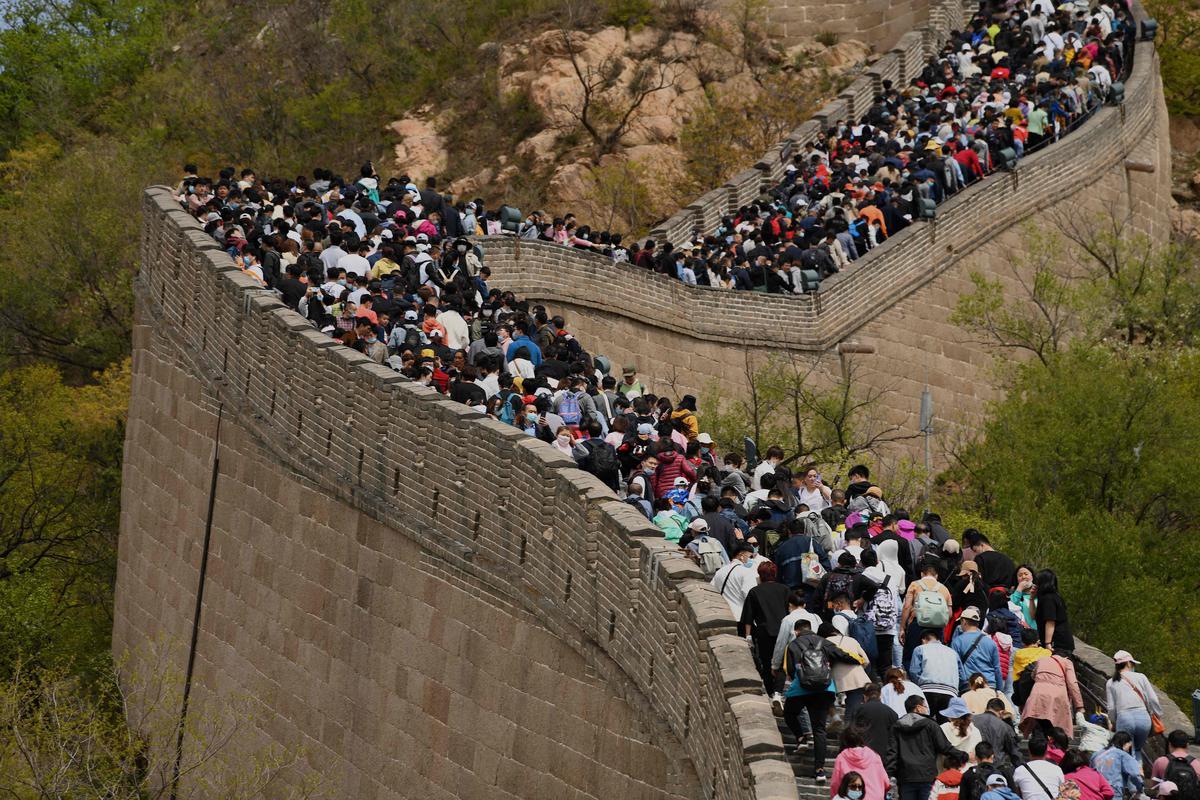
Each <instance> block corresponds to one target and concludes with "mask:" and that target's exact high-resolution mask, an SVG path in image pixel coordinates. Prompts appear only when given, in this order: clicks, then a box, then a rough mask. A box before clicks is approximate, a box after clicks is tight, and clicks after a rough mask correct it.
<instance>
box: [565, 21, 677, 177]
mask: <svg viewBox="0 0 1200 800" xmlns="http://www.w3.org/2000/svg"><path fill="white" fill-rule="evenodd" d="M560 33H561V36H562V43H563V49H564V51H565V52H566V53H567V57H568V58H569V59H570V62H571V70H572V72H573V73H574V75H575V79H576V80H577V81H578V83H579V89H580V99H579V101H578V102H577V103H570V102H564V103H559V104H557V106H556V107H557V108H558V109H559V110H561V111H563V112H564V113H565V114H566V115H567V116H569V117H570V118H571V119H572V120H574V121H575V122H576V123H577V124H578V125H579V126H580V127H581V128H583V130H584V132H586V133H587V135H588V137H589V138H590V139H591V141H592V147H593V160H594V161H597V162H598V161H599V160H600V158H601V157H602V156H605V155H608V154H609V153H612V152H613V151H614V150H615V149H616V146H617V143H618V142H619V141H620V140H621V137H622V136H624V135H625V134H626V133H628V132H629V131H630V130H631V128H632V125H633V124H634V122H635V117H634V115H635V114H636V113H637V112H638V110H639V109H640V108H641V107H642V105H643V104H644V103H645V102H646V100H647V99H648V98H649V97H650V96H651V95H653V94H654V93H656V92H660V91H662V90H663V89H666V88H667V87H668V86H670V85H671V84H672V83H673V81H674V79H675V70H676V66H677V64H678V63H679V61H680V59H679V57H678V56H673V55H672V56H669V55H667V54H666V53H665V52H664V51H663V49H662V47H661V46H659V47H655V48H651V49H649V50H647V51H645V52H643V53H637V54H633V55H632V58H631V61H632V62H633V63H632V64H628V65H627V64H626V62H625V59H624V58H623V57H622V56H621V55H620V54H619V53H618V52H617V50H616V49H615V48H614V49H613V50H610V51H609V52H608V53H606V54H605V55H604V56H603V58H601V59H600V60H599V61H598V62H596V63H594V64H593V63H589V62H588V61H587V60H585V59H584V58H583V53H584V47H583V41H584V37H582V36H578V35H573V34H572V32H570V31H567V30H563V31H561V32H560Z"/></svg>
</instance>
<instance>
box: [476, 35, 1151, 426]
mask: <svg viewBox="0 0 1200 800" xmlns="http://www.w3.org/2000/svg"><path fill="white" fill-rule="evenodd" d="M1126 85H1127V102H1126V104H1125V106H1124V108H1120V109H1118V108H1112V107H1109V108H1105V109H1103V110H1101V111H1100V112H1098V113H1097V115H1096V116H1095V118H1093V119H1091V120H1089V121H1087V122H1086V123H1085V124H1084V125H1083V126H1082V127H1081V128H1080V129H1079V130H1077V131H1076V132H1074V133H1072V134H1071V135H1070V136H1068V137H1066V138H1065V139H1064V140H1063V141H1061V142H1059V143H1058V144H1056V145H1054V146H1052V147H1049V148H1047V149H1045V150H1043V151H1041V152H1039V153H1035V154H1033V155H1031V156H1029V157H1028V158H1026V159H1024V160H1022V162H1021V164H1020V166H1019V168H1018V170H1017V171H1016V172H1015V173H1001V174H997V175H994V176H992V177H990V178H988V179H986V180H984V181H982V182H980V183H978V184H975V185H974V186H972V187H970V188H969V189H967V190H966V191H964V192H961V193H959V194H958V195H956V196H954V197H952V198H950V199H949V200H948V201H947V202H945V203H943V204H942V205H941V206H939V207H938V218H937V220H936V221H935V222H933V223H928V222H923V223H918V224H916V225H913V226H910V227H909V228H907V229H905V230H904V231H902V232H901V233H900V234H898V235H896V236H894V237H892V238H891V239H889V240H888V241H887V242H885V243H884V244H883V245H881V246H880V247H878V248H876V249H875V250H874V251H872V252H871V253H870V254H869V256H868V257H866V258H865V259H863V260H861V261H859V262H858V263H856V264H855V265H854V266H852V267H851V268H850V269H848V270H846V271H844V272H843V273H840V274H838V275H836V276H834V277H833V278H831V279H830V280H827V281H825V282H824V283H823V284H822V286H821V291H820V293H819V294H817V295H806V296H800V297H790V296H789V297H785V296H780V295H766V294H762V293H758V292H731V291H727V290H720V289H711V288H708V287H689V286H684V285H683V284H681V283H680V282H679V281H676V280H673V279H669V278H665V277H663V276H660V275H654V274H650V273H648V272H646V271H644V270H640V269H635V268H632V267H629V266H627V265H614V264H612V263H611V262H609V261H608V260H607V259H605V258H603V257H600V256H597V255H593V254H590V253H584V252H582V251H575V250H567V249H564V248H562V247H558V246H555V245H550V244H543V243H538V242H518V241H514V240H512V239H509V238H504V237H499V238H490V239H485V240H484V242H483V246H484V249H485V251H486V256H487V262H488V264H489V265H490V267H491V269H492V272H493V277H494V280H495V282H496V283H497V285H501V286H504V287H505V288H506V289H512V290H513V291H515V292H517V293H518V294H519V295H523V296H525V297H527V298H530V299H531V300H538V301H541V302H544V303H545V304H546V305H547V306H548V307H550V308H551V309H552V310H554V311H556V312H559V313H563V314H564V316H566V318H567V320H568V324H569V326H570V327H571V329H572V330H573V331H575V332H576V333H577V334H578V335H579V336H580V338H581V340H582V341H583V342H585V343H586V344H587V345H588V346H589V347H592V348H593V350H594V351H595V352H598V353H603V354H604V355H607V356H609V357H610V358H611V359H612V360H613V363H615V364H621V363H626V362H633V363H636V364H637V365H638V366H639V368H640V370H641V371H642V373H643V374H644V377H645V379H647V380H650V382H651V383H652V384H653V385H654V386H655V388H657V389H659V390H666V391H671V390H673V391H674V393H676V394H680V393H683V392H692V393H699V392H702V391H704V390H706V389H708V388H710V387H714V386H715V387H717V388H719V389H721V390H722V391H723V392H725V393H726V394H735V393H738V392H741V391H743V390H744V387H745V376H746V362H747V358H749V359H750V360H752V361H754V362H755V363H761V362H762V360H763V359H765V358H766V356H767V355H768V354H770V353H773V352H791V353H793V354H795V355H796V356H797V357H800V358H805V359H813V360H816V361H819V362H820V364H821V368H820V369H819V370H818V371H817V376H818V377H820V376H821V375H824V376H826V377H830V376H832V375H833V374H834V373H835V371H837V370H840V368H841V366H840V361H839V359H838V358H837V357H836V355H835V351H836V348H837V345H838V344H839V343H841V342H844V341H847V340H854V341H858V342H861V343H864V344H869V345H873V346H874V347H875V353H874V354H873V355H859V356H854V357H853V358H854V359H855V364H856V365H857V367H858V369H857V370H856V371H857V374H858V375H859V376H860V377H861V379H862V380H864V381H866V382H867V383H868V384H870V385H871V386H874V387H876V388H879V389H883V390H885V394H884V397H883V402H882V407H881V408H880V410H879V413H880V414H881V421H884V422H887V423H889V424H892V425H897V426H899V427H900V429H901V431H902V432H906V433H910V434H916V433H917V428H918V419H919V407H920V397H921V392H922V390H923V388H924V386H925V384H926V382H928V383H929V385H930V390H931V392H932V394H933V399H934V409H935V416H936V418H935V422H936V425H935V434H936V435H937V436H938V437H939V438H940V439H942V440H943V441H946V442H949V441H952V440H953V439H954V438H956V437H957V436H958V435H959V434H960V433H961V432H962V431H963V430H964V429H967V430H969V429H971V428H972V427H973V426H975V425H976V424H978V422H979V421H980V419H981V417H982V413H983V411H984V410H985V407H986V404H987V402H988V401H990V400H994V399H996V398H997V397H998V395H997V393H996V390H995V388H994V385H993V381H992V372H991V367H992V364H993V355H994V353H993V352H992V351H990V350H989V349H988V348H987V347H986V346H985V345H983V344H982V343H980V342H977V341H972V340H971V338H970V337H969V336H968V334H967V333H966V332H965V331H964V330H962V329H961V328H959V327H957V326H955V325H953V324H951V323H950V321H949V319H950V315H951V313H952V312H953V310H954V307H955V304H956V302H957V300H958V298H959V297H960V296H961V295H962V294H964V293H966V292H969V291H971V281H970V276H971V273H972V272H980V273H982V274H984V275H985V276H987V277H989V278H991V279H994V280H1000V281H1001V282H1003V283H1004V284H1005V286H1007V287H1011V288H1012V289H1013V294H1014V296H1019V295H1018V292H1019V289H1020V280H1021V279H1022V278H1027V277H1028V275H1027V274H1026V271H1025V270H1023V267H1022V264H1021V257H1022V256H1023V255H1025V254H1027V250H1028V247H1029V245H1028V241H1027V239H1028V237H1027V230H1026V227H1025V226H1026V225H1028V224H1038V223H1040V224H1044V225H1045V224H1051V225H1052V223H1053V221H1054V220H1055V219H1056V218H1057V217H1058V215H1061V214H1069V215H1072V216H1075V217H1080V218H1082V217H1099V216H1101V215H1105V214H1109V213H1113V212H1115V213H1116V214H1117V215H1118V217H1121V218H1123V219H1125V220H1126V221H1127V224H1128V228H1127V230H1128V231H1129V232H1130V233H1133V232H1140V233H1144V234H1146V235H1148V236H1149V237H1151V238H1152V239H1153V240H1156V241H1162V240H1164V239H1165V238H1166V237H1167V236H1168V234H1169V222H1168V213H1167V212H1168V206H1169V203H1170V186H1169V183H1170V150H1169V148H1170V142H1169V139H1168V135H1167V114H1166V107H1165V104H1164V102H1163V96H1162V87H1161V82H1160V80H1159V76H1158V65H1157V56H1156V54H1155V52H1154V50H1153V47H1152V46H1151V45H1149V44H1147V43H1142V44H1141V45H1139V49H1138V53H1137V59H1136V61H1135V66H1134V70H1133V73H1132V75H1131V76H1130V78H1129V80H1128V81H1127V84H1126ZM1144 165H1149V166H1150V168H1151V170H1152V171H1150V172H1145V171H1141V167H1142V166H1144ZM1130 166H1136V167H1138V169H1133V170H1131V169H1129V168H1128V167H1130ZM916 446H918V443H917V440H916V439H914V440H913V444H912V447H914V448H915V447H916Z"/></svg>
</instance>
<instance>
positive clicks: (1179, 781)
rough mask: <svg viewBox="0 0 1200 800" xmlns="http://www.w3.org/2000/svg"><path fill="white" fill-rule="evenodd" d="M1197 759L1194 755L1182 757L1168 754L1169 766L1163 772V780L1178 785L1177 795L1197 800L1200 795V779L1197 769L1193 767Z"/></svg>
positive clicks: (1189, 799) (1186, 799) (1185, 798)
mask: <svg viewBox="0 0 1200 800" xmlns="http://www.w3.org/2000/svg"><path fill="white" fill-rule="evenodd" d="M1195 760H1196V759H1195V758H1193V757H1192V756H1185V757H1183V758H1180V757H1179V756H1173V755H1171V754H1170V753H1168V754H1167V768H1166V770H1165V771H1164V772H1163V780H1164V781H1170V782H1171V783H1173V784H1175V785H1176V786H1178V787H1179V792H1178V795H1177V796H1178V797H1180V798H1183V799H1184V800H1196V798H1197V797H1200V780H1197V779H1196V770H1195V769H1194V768H1193V767H1192V762H1193V761H1195Z"/></svg>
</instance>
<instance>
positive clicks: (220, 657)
mask: <svg viewBox="0 0 1200 800" xmlns="http://www.w3.org/2000/svg"><path fill="white" fill-rule="evenodd" d="M144 206H145V221H144V228H143V236H142V269H141V272H140V274H139V276H138V280H137V287H136V289H137V299H138V303H137V313H138V320H137V327H136V332H135V339H134V389H133V398H132V402H131V406H130V413H129V426H128V432H127V438H126V457H125V472H124V484H123V497H122V520H121V539H120V553H119V567H118V580H117V600H116V619H115V623H114V631H113V640H114V643H113V646H114V651H115V653H116V654H117V655H118V656H121V655H123V654H125V653H126V652H128V653H130V654H132V655H133V656H134V658H135V660H134V661H131V662H127V663H126V664H125V666H124V669H127V670H136V669H140V668H145V667H147V666H148V665H146V664H140V663H138V661H137V660H136V657H137V654H138V653H139V645H140V644H142V643H143V642H145V641H146V640H156V641H161V642H168V643H170V645H171V651H170V652H171V658H172V661H173V662H174V664H175V665H176V666H178V667H179V668H180V670H181V671H182V668H183V665H184V664H185V663H186V661H187V656H188V652H187V646H186V643H187V642H188V641H189V639H190V638H191V635H192V615H193V612H194V608H195V603H196V596H197V589H198V587H199V581H200V580H201V577H200V575H201V570H200V564H201V559H202V557H203V545H204V541H205V520H206V511H207V509H208V508H209V503H210V501H211V502H212V510H213V511H212V528H211V546H210V548H209V555H208V569H207V575H206V577H205V579H204V580H205V584H204V585H205V594H204V603H203V609H202V615H201V617H200V625H199V633H198V637H197V640H196V641H197V646H196V651H195V653H196V670H195V679H194V684H193V697H194V698H203V697H211V696H214V695H215V696H218V697H220V696H228V695H238V696H244V697H251V698H254V701H255V703H256V704H257V706H258V711H259V712H260V713H259V714H257V715H256V718H255V722H254V724H253V726H252V728H250V729H247V730H245V731H244V732H242V733H239V735H238V738H237V740H235V741H234V743H233V744H232V746H231V748H230V749H229V750H228V751H227V752H226V756H225V757H229V758H237V757H239V756H240V755H242V754H244V752H246V751H247V750H248V749H249V748H250V747H252V746H255V747H257V746H260V745H261V744H263V743H264V742H277V743H280V744H283V745H286V746H289V747H298V748H302V749H303V751H304V753H305V766H306V767H307V768H308V769H311V770H312V771H316V772H319V773H320V774H322V775H324V776H325V777H326V779H327V781H328V782H329V783H331V784H332V786H330V787H329V788H331V790H332V792H331V796H339V797H358V798H408V797H413V798H417V797H420V798H427V797H437V798H442V797H444V798H452V797H453V798H483V797H488V798H494V797H512V798H518V797H522V798H525V797H570V798H590V797H595V798H611V797H630V798H653V799H655V800H657V799H658V798H663V799H664V800H665V799H666V798H700V797H704V798H709V797H715V798H760V800H767V799H768V798H769V799H770V800H783V798H794V797H796V786H795V783H794V780H793V777H792V773H791V770H790V769H789V767H788V765H787V764H786V763H785V762H784V761H783V758H782V756H783V752H782V742H781V740H780V737H779V733H778V729H777V728H776V724H775V720H774V717H773V715H772V713H771V709H770V706H769V704H768V701H767V699H766V697H765V696H764V695H763V694H762V693H761V685H760V683H759V681H758V678H757V673H756V671H755V669H754V666H753V663H752V661H751V658H750V654H749V652H748V650H747V649H746V647H745V643H744V642H743V641H741V640H740V639H739V638H738V637H736V636H735V635H734V629H733V620H732V619H731V618H730V615H729V610H728V606H727V605H726V604H725V603H724V602H723V601H722V600H721V599H720V597H719V596H718V595H716V593H715V592H713V591H712V590H710V589H709V588H708V587H707V586H706V585H704V584H703V583H702V582H701V580H699V578H700V575H699V573H698V572H697V571H696V570H695V569H694V568H692V567H690V566H689V565H688V562H687V561H686V560H684V559H680V558H677V557H673V556H672V555H669V554H668V552H667V551H668V550H669V548H668V546H667V545H666V543H665V542H664V541H663V540H662V538H661V536H658V535H657V532H656V531H655V530H653V529H651V528H649V527H648V525H647V524H646V523H644V522H643V521H641V519H640V516H639V515H637V514H636V512H634V511H633V510H632V509H630V508H629V507H627V506H624V505H623V504H621V503H619V502H618V501H616V500H615V499H614V498H613V497H612V495H611V493H609V492H608V490H607V489H605V488H604V487H603V486H602V485H601V484H599V483H598V482H597V481H596V480H595V479H594V478H592V477H591V476H589V475H587V474H585V473H583V472H581V471H579V470H578V469H575V468H574V465H573V464H572V463H571V462H570V461H568V460H566V459H563V458H562V457H561V456H559V455H557V454H556V453H555V452H553V450H552V449H551V448H549V447H548V446H546V445H544V444H543V443H541V442H535V441H533V440H531V439H529V438H528V437H526V436H524V435H523V434H520V433H519V432H517V431H515V430H514V429H511V428H507V427H506V426H502V425H500V424H497V423H494V422H492V421H489V420H486V419H485V418H483V417H481V416H479V415H478V414H475V413H473V412H471V411H469V410H468V409H467V408H466V407H465V406H461V405H459V404H457V403H453V402H451V401H449V400H445V399H442V398H441V397H440V396H438V395H437V394H436V393H434V392H432V391H429V390H426V389H423V388H422V387H419V386H416V385H414V384H412V383H410V382H408V381H406V380H404V379H403V378H402V377H401V376H399V375H397V374H396V373H394V372H392V371H391V370H389V369H386V368H384V367H381V366H379V365H376V364H374V363H373V362H370V361H369V360H367V359H365V358H363V357H362V356H360V355H359V354H357V353H355V352H353V351H351V350H349V349H347V348H344V347H341V346H340V345H336V344H334V343H333V342H332V341H331V340H329V339H328V338H326V337H324V336H322V335H321V334H319V333H318V332H317V331H315V330H313V329H312V328H311V327H310V326H309V325H308V324H307V323H306V322H305V321H304V320H302V319H300V318H299V317H298V316H297V315H296V314H294V313H293V312H291V311H289V310H287V309H285V308H284V307H282V306H281V305H280V303H279V302H278V301H277V300H276V299H274V297H272V296H270V295H269V294H267V293H265V292H263V291H262V290H259V289H256V288H254V287H253V286H252V285H250V283H249V281H247V280H246V279H245V278H244V277H243V276H242V274H241V273H240V272H239V271H238V270H237V269H236V268H234V266H233V264H232V262H231V261H230V260H229V258H228V257H227V256H226V255H225V254H224V253H222V252H221V251H220V250H219V249H218V247H217V246H216V244H215V243H214V242H213V241H212V240H211V239H210V238H209V237H207V236H206V235H205V234H204V233H203V232H202V231H201V230H200V229H199V227H198V226H197V225H196V223H195V222H194V221H193V220H192V219H191V218H190V217H189V216H188V215H187V214H185V213H183V212H182V211H180V210H179V209H178V206H177V204H176V202H175V200H174V198H173V197H172V196H171V193H170V192H169V190H167V189H164V188H155V189H151V190H148V191H147V193H146V196H145V204H144ZM214 454H215V455H216V456H217V457H218V458H219V465H218V466H219V469H218V471H217V478H216V481H215V484H213V486H215V491H214V492H213V494H212V496H211V498H210V479H211V472H210V471H211V470H212V463H213V457H214ZM158 744H160V745H163V744H165V743H158Z"/></svg>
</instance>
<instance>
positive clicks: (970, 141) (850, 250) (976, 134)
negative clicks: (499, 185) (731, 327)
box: [518, 0, 1137, 294]
mask: <svg viewBox="0 0 1200 800" xmlns="http://www.w3.org/2000/svg"><path fill="white" fill-rule="evenodd" d="M1136 32H1137V25H1136V22H1135V21H1134V18H1133V15H1132V13H1131V10H1130V9H1129V7H1128V6H1127V5H1126V4H1125V3H1124V1H1123V0H1111V2H1101V1H1100V0H1092V1H1091V2H1087V0H1075V1H1074V2H1066V3H1063V4H1061V5H1057V7H1056V6H1055V4H1054V3H1052V2H1051V1H1050V0H986V1H985V2H984V3H982V4H981V7H980V10H979V13H978V14H976V15H975V17H974V18H973V19H972V20H971V22H970V24H969V25H968V26H967V27H966V28H965V29H964V30H962V31H955V32H953V33H952V34H951V35H950V37H949V38H948V40H947V41H946V43H945V44H944V46H943V47H942V49H941V51H940V52H938V53H936V54H935V55H934V56H933V57H931V58H930V59H929V60H928V61H927V63H926V64H925V66H924V69H923V70H922V71H921V72H920V74H919V76H918V77H917V78H916V79H914V80H913V81H912V83H911V85H909V86H907V87H898V86H894V85H892V83H891V82H890V81H884V82H883V86H882V91H881V92H880V93H879V94H877V95H876V96H875V97H874V98H873V101H872V103H871V105H870V107H869V108H867V109H866V110H865V113H863V114H862V116H861V117H860V118H859V119H856V120H854V119H838V120H835V121H834V122H833V124H832V125H831V126H830V127H829V128H828V129H826V130H825V131H823V133H822V134H821V136H820V137H818V138H817V139H816V140H815V141H811V142H806V143H804V144H803V145H802V146H800V147H799V148H798V149H797V152H795V153H793V155H792V156H791V159H790V162H789V163H788V164H787V167H786V171H785V173H784V176H783V179H782V180H781V181H780V182H779V183H778V184H777V185H776V186H774V187H773V188H772V190H771V191H770V192H769V194H768V195H767V196H766V197H765V198H763V199H760V200H759V201H757V202H754V203H751V204H748V205H746V206H743V207H741V208H739V209H738V210H737V211H736V213H734V214H731V215H728V216H725V217H724V218H722V219H721V221H720V224H719V226H718V227H717V229H716V230H710V231H703V230H695V231H694V232H693V234H692V236H691V237H690V238H689V240H688V241H685V242H678V243H671V242H655V241H654V240H646V241H644V242H642V243H641V244H640V245H638V244H635V245H634V246H633V249H632V250H630V249H628V248H626V246H624V245H623V244H622V241H621V237H620V236H619V235H615V234H611V233H609V232H607V231H604V232H598V233H597V232H593V231H592V230H591V229H590V228H589V227H588V226H587V225H581V224H579V223H578V221H577V220H576V219H575V218H574V216H573V215H570V214H568V215H565V216H563V217H554V218H551V217H549V216H547V215H546V214H544V213H543V212H541V211H535V212H534V213H532V214H530V215H529V216H528V217H526V219H525V220H524V222H523V223H522V225H521V226H520V229H519V232H518V233H519V235H520V236H522V237H524V238H527V239H537V240H542V241H547V242H554V243H556V244H561V245H564V246H568V247H574V248H578V249H583V250H588V251H594V252H599V253H602V254H605V255H608V256H610V257H611V258H612V259H613V260H614V261H618V262H626V261H627V262H629V263H631V264H633V265H635V266H637V267H641V268H645V269H648V270H651V271H653V272H656V273H659V274H662V275H666V276H668V277H669V278H675V279H677V280H680V281H682V282H683V283H686V284H692V285H702V286H712V287H718V288H723V289H741V290H754V289H759V290H765V291H767V292H770V293H785V294H787V293H796V294H799V293H803V292H806V291H810V290H812V289H813V288H815V287H816V286H818V285H819V281H820V280H821V279H823V278H826V277H828V276H830V275H832V274H834V273H836V272H839V271H841V270H843V269H846V268H847V267H849V266H850V265H851V264H853V263H854V262H855V261H857V260H858V259H859V258H861V257H862V256H863V255H864V254H866V253H867V252H869V251H870V250H872V249H873V248H875V247H876V246H878V245H879V244H880V243H882V242H883V241H886V240H887V239H888V237H890V236H893V235H895V234H896V233H897V232H899V231H901V230H903V229H904V228H906V227H908V226H909V225H910V224H912V223H913V222H914V221H915V220H918V219H921V218H923V217H926V216H928V215H929V214H930V213H931V211H932V209H933V208H936V206H937V204H939V203H941V202H943V201H944V200H945V199H946V198H948V197H951V196H953V195H954V194H956V193H958V192H960V191H961V190H963V189H964V188H966V187H967V186H970V185H971V184H973V183H975V182H976V181H979V180H982V179H983V178H985V177H986V176H987V175H989V174H991V173H993V172H995V171H996V170H997V169H1003V168H1011V166H1012V165H1013V164H1014V163H1015V162H1016V161H1017V160H1019V159H1021V158H1023V157H1024V156H1025V155H1026V154H1028V153H1029V152H1031V151H1033V150H1035V149H1037V148H1039V147H1041V146H1042V145H1046V144H1049V143H1052V142H1054V141H1057V140H1058V139H1060V138H1061V137H1062V136H1065V135H1066V134H1067V133H1068V132H1069V131H1071V130H1073V129H1074V128H1075V127H1076V126H1077V125H1078V124H1079V123H1080V122H1081V121H1082V120H1084V119H1085V118H1086V117H1088V116H1089V115H1090V114H1091V113H1092V112H1094V111H1095V110H1096V108H1098V107H1099V106H1100V105H1101V104H1102V103H1103V102H1104V101H1105V100H1106V99H1107V98H1108V97H1109V93H1110V91H1111V88H1112V85H1113V83H1114V82H1116V81H1118V80H1120V78H1121V76H1122V75H1123V74H1124V73H1125V71H1126V68H1127V65H1128V63H1129V58H1130V56H1131V55H1132V49H1133V45H1134V41H1135V38H1136Z"/></svg>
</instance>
